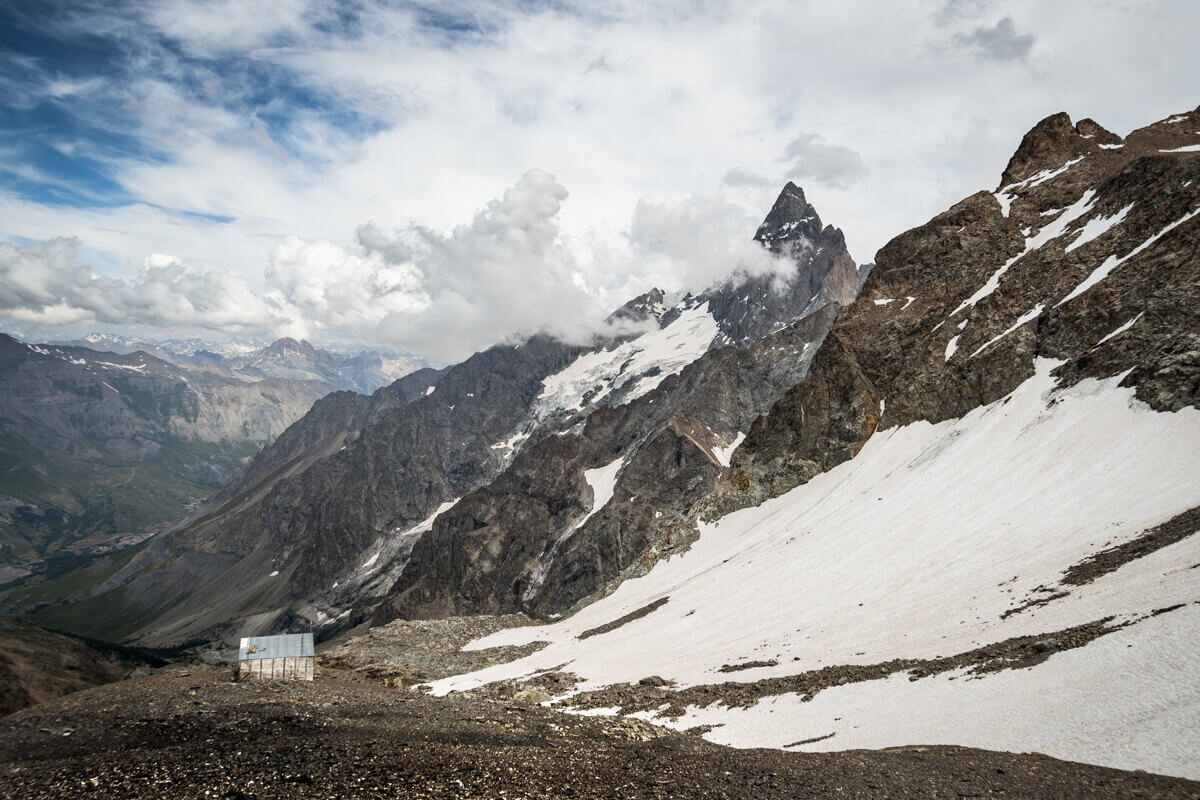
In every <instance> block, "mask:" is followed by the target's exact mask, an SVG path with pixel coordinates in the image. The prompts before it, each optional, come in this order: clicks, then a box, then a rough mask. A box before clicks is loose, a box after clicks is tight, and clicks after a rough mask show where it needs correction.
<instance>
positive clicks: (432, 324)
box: [0, 169, 782, 359]
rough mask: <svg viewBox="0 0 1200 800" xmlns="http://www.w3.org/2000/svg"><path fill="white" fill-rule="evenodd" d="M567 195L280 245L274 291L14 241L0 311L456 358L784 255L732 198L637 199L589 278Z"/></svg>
mask: <svg viewBox="0 0 1200 800" xmlns="http://www.w3.org/2000/svg"><path fill="white" fill-rule="evenodd" d="M567 197H568V193H567V190H566V189H565V188H564V187H563V186H562V185H561V184H559V183H558V182H557V181H556V180H555V179H554V176H552V175H550V174H549V173H547V172H544V171H542V170H536V169H535V170H530V171H528V172H526V173H525V174H524V175H523V176H521V178H520V179H519V180H518V181H517V182H516V183H515V184H514V185H513V186H511V187H509V188H508V189H506V190H505V191H504V193H503V195H502V196H501V197H499V198H497V199H495V200H492V201H491V202H489V203H488V204H487V205H486V206H485V207H484V208H483V209H481V210H480V211H479V212H478V213H476V214H475V216H474V217H473V219H472V220H471V221H470V222H469V223H466V224H463V225H459V226H456V227H455V228H453V229H452V230H451V231H450V232H449V233H446V234H443V233H440V232H438V231H435V230H432V229H430V228H427V227H424V226H421V225H416V224H414V225H410V226H408V227H405V228H402V229H399V230H397V231H393V232H388V231H385V230H384V229H383V228H381V227H380V226H379V225H377V224H375V223H365V224H363V225H361V226H359V228H358V230H357V235H356V240H357V241H356V243H355V244H354V245H352V246H349V247H343V246H341V245H338V244H334V243H332V242H329V241H310V240H305V239H301V238H299V237H296V236H289V237H287V238H286V239H285V240H284V241H283V242H281V243H280V244H278V245H276V246H275V247H274V248H273V249H272V250H271V252H270V256H269V260H268V263H267V265H266V268H265V270H264V280H265V285H266V288H265V289H264V290H255V289H254V288H253V287H252V286H251V285H250V284H249V283H248V282H247V281H246V280H245V279H243V278H242V277H241V276H240V275H238V274H237V273H236V272H232V271H225V272H216V271H201V270H197V269H194V268H191V267H189V266H187V265H185V264H183V263H182V262H181V261H180V260H179V259H177V258H174V257H172V256H168V255H163V254H157V253H156V254H151V255H150V256H147V257H146V258H145V259H144V263H143V268H142V270H141V271H140V272H139V273H138V274H137V275H135V276H133V277H130V278H114V277H108V276H103V275H97V274H95V273H94V272H93V271H92V270H91V269H90V268H89V267H87V266H84V265H82V264H80V263H79V261H78V255H79V253H78V251H79V241H78V240H77V239H74V238H56V239H53V240H51V241H48V242H31V243H27V244H24V245H13V244H9V243H0V314H2V315H4V316H5V317H6V318H8V319H10V320H14V321H16V322H17V323H19V324H20V323H24V324H33V325H37V326H56V325H69V324H73V323H87V324H88V325H93V324H94V325H101V326H103V325H130V324H137V325H143V326H148V327H161V328H168V329H177V328H182V329H204V330H206V331H209V332H212V333H231V334H235V335H245V336H252V337H259V338H261V337H264V336H265V337H271V336H292V337H295V338H310V339H316V340H319V341H372V342H383V343H385V344H388V345H392V346H395V347H400V348H403V349H405V350H411V351H415V352H421V353H425V354H429V355H431V356H432V357H435V358H440V359H456V358H462V357H463V356H465V355H467V354H469V353H471V352H473V351H475V350H478V349H482V348H485V347H487V346H488V345H490V344H493V343H494V342H496V341H497V340H502V339H504V338H506V337H520V336H523V335H528V334H532V333H535V332H538V331H546V332H549V333H551V334H554V335H556V336H559V337H560V338H564V339H567V340H580V341H582V340H584V339H585V338H586V337H588V336H590V335H592V334H593V333H595V332H599V331H603V320H602V315H603V310H604V309H607V310H611V309H608V307H607V306H604V305H601V304H598V302H597V300H598V299H599V300H601V301H608V302H609V304H610V305H611V304H613V303H616V302H619V301H618V300H617V298H620V297H624V295H623V294H619V293H618V292H632V291H633V288H632V287H633V286H634V285H636V284H638V283H639V282H640V281H644V280H646V279H648V278H649V279H656V278H657V279H660V280H659V283H660V284H662V285H668V286H670V285H672V284H675V283H677V281H676V280H675V278H674V276H676V275H679V274H687V275H689V276H690V277H691V278H692V279H693V281H694V283H693V284H692V285H693V287H694V288H702V287H703V286H706V285H708V284H709V283H712V282H713V281H715V280H718V279H721V278H723V277H725V276H726V275H727V274H729V273H733V274H735V275H736V274H738V273H746V274H761V273H764V272H769V271H771V270H778V269H781V268H782V267H781V265H780V263H779V262H778V261H777V260H776V259H775V258H774V257H772V256H771V255H770V254H768V253H767V252H766V251H765V250H764V249H763V248H761V247H760V246H759V245H758V244H756V243H755V242H753V241H752V240H750V239H749V238H748V237H747V236H746V231H747V230H751V231H752V230H753V229H754V226H755V224H756V223H755V221H754V220H753V218H752V217H750V216H748V214H747V213H746V212H745V211H744V210H743V209H741V208H740V207H739V206H736V205H734V204H732V203H729V202H727V201H724V200H722V199H720V198H718V197H693V198H688V199H686V200H684V201H681V202H678V203H673V204H672V203H662V204H652V203H645V202H643V203H639V204H638V206H637V208H636V209H635V212H634V217H633V220H632V222H631V224H630V232H629V235H628V237H627V238H626V240H625V241H624V242H623V243H622V244H623V246H621V247H617V246H614V247H613V248H612V250H611V251H610V253H609V258H608V263H607V264H606V267H605V269H604V270H603V271H602V274H605V275H607V276H610V277H614V278H616V280H617V283H616V284H615V285H607V286H593V285H589V283H588V277H587V274H586V272H585V270H584V267H583V265H582V264H581V263H580V261H579V260H578V259H577V258H576V255H575V252H574V251H573V249H572V248H571V247H569V246H568V245H567V243H566V241H565V239H564V235H563V232H562V230H561V227H560V225H559V221H558V217H559V213H560V210H561V208H562V205H563V203H564V201H566V199H567Z"/></svg>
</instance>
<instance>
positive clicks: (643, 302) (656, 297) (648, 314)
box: [608, 288, 669, 323]
mask: <svg viewBox="0 0 1200 800" xmlns="http://www.w3.org/2000/svg"><path fill="white" fill-rule="evenodd" d="M668 305H669V303H668V302H667V296H666V293H664V292H663V290H662V289H659V288H654V289H651V290H650V291H648V292H645V293H643V294H640V295H638V296H637V297H635V298H633V299H632V300H630V301H629V302H628V303H626V304H625V305H623V306H621V307H620V308H618V309H617V310H616V311H614V312H613V313H611V314H609V315H608V322H610V323H616V322H620V321H628V322H634V323H643V322H647V321H649V320H655V321H657V322H661V321H662V317H663V314H665V313H666V312H667V308H668Z"/></svg>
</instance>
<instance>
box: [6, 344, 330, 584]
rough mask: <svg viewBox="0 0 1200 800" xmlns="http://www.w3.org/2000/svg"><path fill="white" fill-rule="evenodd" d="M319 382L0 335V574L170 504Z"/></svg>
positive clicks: (118, 532)
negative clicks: (254, 376) (244, 376)
mask: <svg viewBox="0 0 1200 800" xmlns="http://www.w3.org/2000/svg"><path fill="white" fill-rule="evenodd" d="M330 388H331V387H329V386H328V385H327V384H324V383H319V382H312V381H288V380H278V379H269V380H260V381H255V382H250V381H245V380H241V379H238V378H236V377H233V376H230V375H228V374H225V373H220V372H213V371H207V370H197V369H192V368H188V367H183V366H179V365H175V364H171V363H168V362H166V361H162V360H160V359H157V358H154V357H153V356H149V355H146V354H144V353H132V354H128V355H119V354H116V353H101V352H97V351H94V350H88V349H85V348H77V347H57V346H52V345H27V344H23V343H21V342H18V341H17V340H15V339H13V338H11V337H8V336H4V335H0V437H2V438H3V442H4V445H3V447H0V452H2V453H3V457H2V462H0V563H3V564H4V565H6V566H7V568H8V570H7V573H6V575H2V576H0V577H4V578H7V579H11V578H12V577H16V576H18V575H20V574H21V573H23V572H25V571H27V570H28V568H29V567H30V566H31V565H32V564H33V563H35V562H37V561H39V560H41V559H45V558H47V557H49V556H51V555H54V554H60V555H61V554H65V553H67V552H72V553H78V552H81V551H83V550H87V549H89V548H93V547H96V546H112V545H113V544H114V542H113V541H112V539H113V537H122V536H134V537H136V536H139V535H141V536H144V535H145V534H146V532H148V530H149V529H150V528H152V527H153V526H154V525H157V524H161V523H164V522H167V521H169V520H171V519H172V518H177V517H178V516H179V515H181V514H182V513H183V510H184V509H185V508H186V507H187V506H188V505H189V504H194V503H196V502H199V500H201V499H202V498H203V497H204V496H205V495H208V494H210V493H212V492H214V491H215V490H216V489H218V488H220V487H221V486H222V485H224V484H225V483H226V482H228V481H229V480H230V479H232V478H233V477H234V476H236V475H237V474H238V472H239V471H240V470H241V469H242V467H243V465H244V463H245V460H246V459H248V458H249V457H250V456H251V455H252V454H253V453H254V452H255V451H257V450H258V449H259V448H261V447H262V446H263V444H265V443H267V442H269V441H271V440H272V439H274V438H275V437H276V436H277V435H279V434H280V433H281V432H282V431H283V430H284V429H285V428H287V426H288V425H290V424H291V423H292V422H293V421H295V420H296V419H298V418H299V417H300V416H302V415H303V414H304V413H305V412H306V411H307V410H308V409H309V407H311V405H312V403H313V401H315V400H316V399H317V398H318V397H321V396H322V395H324V394H326V393H328V392H329V391H330Z"/></svg>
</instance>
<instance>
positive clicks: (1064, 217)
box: [950, 189, 1096, 317]
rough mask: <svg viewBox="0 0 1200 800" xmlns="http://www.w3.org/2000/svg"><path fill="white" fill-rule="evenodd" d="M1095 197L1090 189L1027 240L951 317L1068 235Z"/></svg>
mask: <svg viewBox="0 0 1200 800" xmlns="http://www.w3.org/2000/svg"><path fill="white" fill-rule="evenodd" d="M1095 197H1096V190H1095V189H1088V190H1087V191H1086V192H1084V193H1083V196H1082V197H1080V198H1079V199H1078V200H1076V201H1075V202H1074V203H1072V204H1071V205H1070V206H1068V207H1067V208H1065V209H1064V210H1063V212H1062V213H1061V214H1060V215H1058V216H1057V217H1056V218H1055V219H1054V220H1052V221H1051V222H1049V223H1047V224H1046V225H1045V226H1043V227H1042V229H1041V230H1039V231H1038V232H1037V233H1036V234H1034V235H1033V236H1032V237H1029V238H1026V239H1025V249H1024V250H1022V251H1021V252H1020V253H1018V254H1017V255H1015V256H1013V257H1012V258H1010V259H1009V260H1008V261H1006V262H1004V265H1003V266H1002V267H1000V269H998V270H996V271H995V272H994V273H992V276H991V277H990V278H988V279H987V281H986V282H984V284H983V286H981V287H979V289H978V290H977V291H976V292H975V294H973V295H971V296H970V297H968V298H967V299H966V300H963V301H962V303H960V304H959V306H958V308H956V309H954V311H953V312H952V313H951V314H950V316H952V317H953V316H954V315H955V314H957V313H958V312H960V311H962V310H963V309H964V308H970V307H971V306H973V305H975V304H976V303H978V302H979V301H980V300H982V299H983V298H985V297H987V296H988V295H989V294H991V293H992V292H994V291H996V289H997V288H999V286H1000V279H1001V278H1002V277H1004V273H1006V272H1008V270H1009V268H1010V267H1012V265H1013V264H1015V263H1017V262H1018V261H1020V260H1021V259H1022V258H1024V257H1025V256H1027V255H1029V254H1030V253H1032V252H1033V251H1034V250H1037V249H1038V248H1040V247H1041V246H1042V245H1044V244H1046V243H1047V242H1049V241H1050V240H1052V239H1057V238H1058V237H1059V236H1062V235H1063V234H1064V233H1066V231H1067V227H1068V226H1070V224H1071V223H1072V222H1074V221H1075V220H1077V219H1079V218H1080V217H1082V216H1083V215H1084V214H1086V213H1088V212H1089V211H1091V210H1092V205H1093V203H1094V202H1095V200H1094V198H1095Z"/></svg>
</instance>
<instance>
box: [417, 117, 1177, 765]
mask: <svg viewBox="0 0 1200 800" xmlns="http://www.w3.org/2000/svg"><path fill="white" fill-rule="evenodd" d="M1198 286H1200V110H1197V111H1194V112H1191V113H1189V114H1181V115H1177V116H1175V117H1172V118H1170V119H1168V120H1165V121H1163V122H1159V123H1156V124H1154V125H1151V126H1149V127H1147V128H1143V129H1141V130H1138V131H1135V132H1133V133H1132V134H1130V135H1129V136H1128V137H1127V138H1126V139H1124V140H1122V139H1120V138H1119V137H1116V136H1115V135H1113V134H1110V133H1108V132H1107V131H1104V130H1103V129H1102V128H1100V127H1099V126H1098V125H1096V124H1095V123H1094V122H1091V121H1088V120H1084V121H1082V122H1080V123H1079V124H1078V125H1072V124H1071V122H1070V120H1069V119H1068V118H1067V117H1066V115H1061V114H1060V115H1055V116H1053V117H1050V118H1048V119H1046V120H1044V121H1042V122H1041V123H1039V124H1038V125H1037V126H1035V127H1034V129H1033V130H1031V131H1030V133H1029V134H1028V135H1027V136H1026V137H1025V139H1024V141H1023V142H1022V143H1021V146H1020V148H1019V149H1018V150H1017V152H1016V154H1015V155H1014V156H1013V159H1012V160H1011V162H1010V163H1009V165H1008V168H1007V169H1006V170H1005V172H1004V178H1003V182H1002V185H1001V187H1000V189H999V190H997V191H996V192H995V193H989V192H981V193H979V194H976V195H973V196H971V197H969V198H967V199H965V200H964V201H962V202H961V203H959V204H957V205H956V206H954V207H953V208H951V209H950V210H949V211H947V212H946V213H944V214H941V215H939V216H937V217H935V218H934V219H933V220H931V221H930V222H929V223H927V224H926V225H923V226H921V227H919V228H916V229H914V230H911V231H908V232H907V233H904V234H902V235H900V236H898V237H897V238H896V239H894V240H892V241H891V242H890V243H889V244H888V245H887V246H885V247H884V248H883V249H882V250H880V252H879V253H878V255H877V257H876V265H875V267H874V269H873V270H872V272H871V274H870V277H869V278H868V280H867V282H866V284H865V286H864V289H863V294H862V296H861V297H859V299H858V300H857V301H855V302H854V303H853V304H852V305H851V306H849V307H848V308H847V309H846V310H845V311H844V312H843V313H842V314H841V315H840V316H839V317H838V319H837V321H836V322H835V323H834V325H833V327H832V330H831V331H830V332H829V334H828V336H827V337H826V338H825V341H824V344H823V345H822V346H821V349H820V350H819V351H818V353H817V356H816V358H815V360H814V361H813V364H812V367H811V369H810V371H809V374H808V376H807V378H806V379H805V380H804V381H802V382H801V383H799V384H798V385H797V386H795V387H794V388H793V389H791V390H789V391H788V392H786V393H785V394H784V395H783V396H782V397H781V398H780V400H779V401H778V402H777V403H775V404H774V406H773V407H772V409H771V410H770V412H769V413H767V414H766V415H764V416H762V417H760V418H759V419H758V420H757V421H756V422H755V423H754V425H753V426H752V427H751V429H750V432H749V434H748V435H747V437H746V439H745V441H744V442H743V443H742V444H741V446H740V447H739V448H738V449H737V450H736V451H735V452H734V453H733V455H732V459H731V467H730V469H729V470H728V471H727V473H726V474H725V475H724V478H723V480H722V481H721V483H720V484H719V486H718V487H717V488H716V490H715V491H713V492H712V493H711V494H710V495H708V496H707V497H706V498H705V499H704V500H702V501H700V503H699V504H698V505H700V506H702V507H703V509H704V514H705V520H706V521H704V522H703V523H702V524H701V533H700V536H699V539H698V541H697V542H696V543H695V544H694V545H693V546H692V548H691V549H690V550H689V551H688V552H687V553H685V554H683V555H682V556H680V557H678V558H673V559H671V560H670V561H668V562H666V563H665V564H660V565H658V566H657V567H655V568H654V569H653V570H651V571H650V572H649V574H647V575H645V576H644V577H641V578H637V579H634V580H629V581H626V582H625V583H623V584H622V585H621V586H620V587H619V588H618V589H617V590H616V591H615V592H614V593H612V594H611V595H610V596H608V597H605V598H603V599H601V600H599V601H597V602H595V603H593V604H591V605H589V606H587V607H586V608H583V609H582V610H580V611H579V612H578V613H576V614H575V615H573V616H571V617H569V618H567V619H565V620H563V621H561V622H558V623H556V624H553V625H548V626H542V627H535V628H524V629H522V628H517V629H512V630H508V631H503V632H500V633H498V634H495V635H493V636H490V637H487V638H486V639H483V640H480V641H479V642H476V643H474V644H473V645H471V647H472V648H482V647H491V646H500V645H526V644H528V643H530V642H531V641H541V642H544V643H545V644H546V646H545V647H543V648H542V649H540V650H538V651H536V652H535V653H534V654H533V655H529V656H526V657H524V658H522V659H520V660H517V661H514V662H512V663H509V664H505V665H500V666H496V667H492V668H489V669H486V670H483V671H481V672H478V673H474V674H470V675H466V676H459V677H457V678H451V679H447V680H444V681H441V682H439V683H437V684H435V690H436V691H438V692H447V691H451V690H464V689H474V688H476V687H481V686H484V685H486V684H489V683H491V682H494V681H498V680H506V681H513V682H515V685H516V686H518V687H519V686H520V685H521V684H520V681H521V680H522V679H525V678H528V677H529V676H537V675H539V674H542V673H545V672H547V671H554V670H565V671H566V672H568V673H569V674H568V675H560V676H558V683H557V685H559V686H564V685H565V686H570V685H572V684H574V686H575V689H577V690H582V691H581V692H577V693H574V694H571V695H569V696H564V697H563V701H562V702H563V703H564V704H565V705H566V706H568V707H573V708H576V709H580V710H584V709H587V710H590V711H591V712H592V713H595V712H597V711H598V710H607V711H608V712H609V713H612V712H615V711H617V710H620V711H622V712H623V713H633V712H639V713H641V714H642V715H644V716H648V717H653V718H656V719H657V720H659V721H663V722H666V723H668V724H671V725H675V726H678V727H680V728H685V727H690V726H693V725H707V726H714V727H712V728H711V729H710V730H709V732H708V733H707V734H706V736H707V737H708V738H711V739H713V740H715V741H720V742H726V743H732V744H736V745H739V746H773V747H786V748H789V749H805V750H829V749H845V748H858V747H886V746H891V745H902V744H914V743H918V742H919V743H946V744H964V745H971V746H976V747H988V748H994V749H1003V750H1011V751H1026V750H1030V749H1035V750H1038V751H1042V752H1047V753H1049V754H1051V755H1055V756H1058V757H1063V758H1071V759H1076V760H1082V761H1088V762H1092V763H1100V764H1105V765H1108V766H1117V767H1122V768H1126V769H1135V768H1137V769H1146V770H1153V771H1158V772H1166V773H1169V774H1174V775H1182V776H1189V777H1193V778H1195V777H1200V759H1198V758H1197V753H1200V686H1198V685H1197V684H1196V682H1195V681H1194V680H1191V674H1192V672H1193V669H1192V665H1193V664H1194V663H1195V661H1196V659H1197V658H1198V657H1200V633H1198V631H1200V536H1197V534H1198V533H1200V484H1198V483H1197V481H1196V480H1195V476H1196V475H1197V474H1200V408H1198V406H1200V293H1198V290H1197V287H1198ZM543 684H544V685H550V684H549V682H548V681H545V680H544V681H543ZM511 685H512V684H510V686H511ZM483 691H487V690H486V689H484V690H483Z"/></svg>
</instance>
